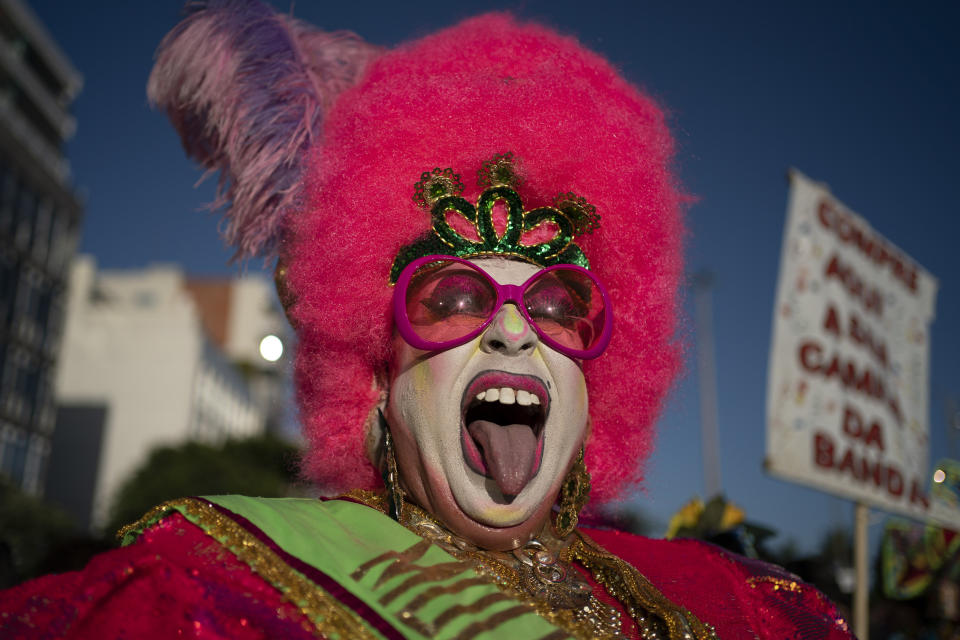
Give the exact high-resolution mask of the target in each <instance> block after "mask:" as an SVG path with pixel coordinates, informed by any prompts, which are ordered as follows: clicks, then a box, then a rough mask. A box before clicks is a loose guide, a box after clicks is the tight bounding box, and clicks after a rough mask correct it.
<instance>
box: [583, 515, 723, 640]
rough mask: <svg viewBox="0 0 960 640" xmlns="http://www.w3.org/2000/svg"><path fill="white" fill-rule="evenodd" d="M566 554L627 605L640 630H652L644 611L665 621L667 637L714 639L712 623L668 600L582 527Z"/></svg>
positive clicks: (651, 622) (642, 631)
mask: <svg viewBox="0 0 960 640" xmlns="http://www.w3.org/2000/svg"><path fill="white" fill-rule="evenodd" d="M570 554H571V558H572V559H575V560H579V561H580V562H581V564H583V566H585V567H586V568H587V569H589V570H590V571H591V573H593V576H594V578H596V580H597V582H599V583H600V584H602V585H603V587H604V588H605V589H606V590H607V592H608V593H610V595H612V596H613V597H615V598H616V599H617V600H618V601H620V603H621V604H623V605H624V606H625V607H626V608H627V610H628V611H629V612H630V616H631V617H632V618H633V619H634V621H635V622H637V626H638V627H639V628H640V630H641V633H644V632H645V631H646V630H647V629H649V630H650V631H652V632H655V627H656V626H657V625H656V623H655V622H654V621H651V620H650V619H649V618H647V617H646V616H643V615H642V612H644V611H647V612H650V613H651V614H653V615H654V616H656V618H657V619H658V620H659V621H661V622H662V623H663V624H664V625H666V627H667V629H666V630H667V637H669V638H671V639H680V638H697V640H716V637H717V636H716V632H715V631H714V629H713V627H711V626H710V625H707V624H704V623H702V622H700V620H698V619H697V617H696V616H695V615H693V614H692V613H691V612H690V611H689V610H687V609H686V608H684V607H680V606H678V605H675V604H674V603H673V602H671V601H670V600H668V599H667V598H666V596H664V595H663V594H662V593H660V590H659V589H657V588H656V587H655V586H653V584H652V583H651V582H650V581H649V580H647V579H646V578H645V577H644V576H643V575H642V574H641V573H640V572H639V571H637V570H636V568H634V567H633V565H631V564H629V563H627V562H624V561H623V560H621V559H620V558H618V557H617V556H615V555H613V554H612V553H610V552H609V551H607V550H606V549H604V548H603V547H601V546H600V545H598V544H597V543H596V542H594V541H593V540H591V539H590V537H589V536H587V535H586V534H585V533H583V532H582V531H577V539H576V540H575V541H574V543H573V544H572V545H571V546H570Z"/></svg>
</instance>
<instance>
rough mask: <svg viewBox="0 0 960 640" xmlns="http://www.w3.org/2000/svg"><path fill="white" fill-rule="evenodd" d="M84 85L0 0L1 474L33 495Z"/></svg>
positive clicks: (49, 412)
mask: <svg viewBox="0 0 960 640" xmlns="http://www.w3.org/2000/svg"><path fill="white" fill-rule="evenodd" d="M82 84H83V78H82V77H81V76H80V74H79V72H77V70H76V69H74V68H73V65H72V64H71V63H70V61H69V60H68V59H67V58H66V56H65V55H64V54H63V52H62V51H61V50H60V48H59V47H58V46H57V44H56V42H54V41H53V39H52V38H51V37H50V34H49V33H47V30H46V29H45V28H44V26H43V24H41V23H40V21H39V20H38V19H37V17H36V16H35V15H34V14H33V12H32V11H31V10H30V8H29V7H28V6H27V5H26V4H25V3H24V2H21V1H20V0H0V475H3V476H5V477H6V478H8V479H9V480H10V481H12V482H13V484H14V485H16V486H19V487H20V488H21V489H23V490H24V491H27V492H28V493H33V494H39V493H40V492H41V488H42V486H43V476H44V469H45V468H46V465H47V456H48V454H49V451H50V446H51V444H50V434H51V433H52V431H53V425H54V417H55V406H54V394H53V378H54V372H55V370H56V364H57V352H58V351H59V348H60V328H61V320H62V316H63V307H64V291H65V289H66V287H65V284H66V280H67V273H66V271H67V269H66V267H67V265H68V264H69V263H70V259H71V258H72V256H73V253H74V251H75V247H76V243H77V239H78V237H79V233H80V223H81V219H82V217H83V205H82V202H81V201H80V198H79V196H78V195H77V193H76V191H75V189H74V186H73V181H72V178H71V175H70V163H69V162H68V161H67V158H66V156H65V155H64V151H63V147H64V141H65V140H67V139H69V138H70V137H71V136H72V135H73V132H74V129H75V128H76V120H75V119H74V117H73V115H71V113H70V105H71V103H72V101H73V99H74V98H75V97H76V95H77V93H78V92H79V91H80V87H81V86H82Z"/></svg>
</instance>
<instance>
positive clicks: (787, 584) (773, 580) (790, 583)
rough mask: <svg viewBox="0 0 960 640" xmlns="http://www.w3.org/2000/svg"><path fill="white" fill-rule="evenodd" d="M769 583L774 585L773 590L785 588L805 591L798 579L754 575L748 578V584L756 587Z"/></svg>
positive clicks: (796, 591)
mask: <svg viewBox="0 0 960 640" xmlns="http://www.w3.org/2000/svg"><path fill="white" fill-rule="evenodd" d="M764 582H765V583H768V584H772V585H773V590H774V591H778V590H779V589H785V590H787V591H792V592H794V593H803V585H801V584H800V583H799V582H797V581H796V580H785V579H783V578H777V577H776V576H753V577H750V578H747V584H748V585H750V586H751V587H752V588H754V589H756V588H757V585H758V584H761V583H764Z"/></svg>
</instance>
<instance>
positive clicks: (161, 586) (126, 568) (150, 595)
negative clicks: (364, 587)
mask: <svg viewBox="0 0 960 640" xmlns="http://www.w3.org/2000/svg"><path fill="white" fill-rule="evenodd" d="M312 628H313V627H312V625H311V624H310V623H309V621H308V620H307V619H306V618H305V617H304V616H303V615H302V614H301V613H300V611H299V610H298V609H297V608H296V607H294V606H293V605H291V604H289V603H287V602H286V601H285V600H283V598H282V597H281V595H280V593H279V592H278V591H277V590H276V589H274V588H273V587H272V586H271V585H269V584H267V583H266V582H264V581H263V580H262V579H261V578H260V577H259V576H257V575H256V574H254V573H253V572H252V571H251V570H250V568H249V567H248V566H247V565H245V564H243V563H242V562H240V561H239V560H237V558H236V557H235V556H234V555H233V554H232V553H230V552H229V551H227V550H226V549H224V548H223V547H222V546H221V545H220V544H219V543H218V542H216V541H215V540H214V539H213V538H211V537H210V536H208V535H206V534H205V533H204V532H203V531H202V530H201V529H199V528H198V527H196V526H195V525H193V524H192V523H190V522H189V521H187V520H186V519H185V518H184V517H183V516H181V515H179V514H176V515H172V516H169V517H167V518H164V519H163V520H162V521H161V522H159V523H158V524H156V525H154V526H152V527H150V528H149V529H148V530H147V531H145V532H144V534H143V535H142V536H141V537H140V538H139V539H138V541H137V542H136V543H135V544H133V545H130V546H128V547H124V548H122V549H116V550H113V551H108V552H106V553H102V554H100V555H98V556H96V557H95V558H94V559H93V560H92V561H91V562H90V563H89V564H88V565H87V566H86V568H85V569H83V570H82V571H76V572H71V573H65V574H61V575H49V576H44V577H42V578H37V579H36V580H32V581H30V582H27V583H25V584H22V585H20V586H18V587H14V588H13V589H10V590H7V591H5V592H2V593H0V637H2V638H30V639H41V638H43V639H45V638H51V639H52V638H64V639H67V640H87V639H89V640H112V639H117V640H119V639H120V638H131V639H132V638H137V639H144V640H150V639H157V640H160V639H167V638H194V639H196V640H230V639H236V640H254V639H258V640H266V639H268V638H290V639H291V640H297V639H303V640H305V639H307V638H315V637H316V636H315V635H314V634H313V633H312V632H311V629H312Z"/></svg>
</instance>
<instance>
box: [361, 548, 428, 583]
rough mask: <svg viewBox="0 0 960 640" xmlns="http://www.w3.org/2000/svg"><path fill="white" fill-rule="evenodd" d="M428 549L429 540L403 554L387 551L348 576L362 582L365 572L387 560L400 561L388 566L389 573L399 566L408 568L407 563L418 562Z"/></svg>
mask: <svg viewBox="0 0 960 640" xmlns="http://www.w3.org/2000/svg"><path fill="white" fill-rule="evenodd" d="M429 548H430V541H429V540H423V541H421V542H418V543H417V544H415V545H413V546H412V547H410V548H409V549H407V550H406V551H403V552H400V551H387V552H386V553H381V554H380V555H379V556H377V557H376V558H373V559H372V560H367V561H366V562H364V563H363V564H362V565H360V566H359V567H357V569H356V571H354V572H353V573H351V574H350V577H351V578H353V579H354V580H362V579H363V576H365V575H367V571H369V570H370V569H372V568H374V567H375V566H377V565H378V564H380V563H382V562H386V561H387V560H399V561H400V562H398V563H394V564H392V565H390V566H389V567H387V571H390V570H392V569H395V568H396V567H398V566H399V567H408V566H410V565H409V564H408V563H411V562H414V561H416V560H419V559H420V558H422V557H423V554H425V553H426V552H427V550H428V549H429ZM383 579H384V578H382V577H381V580H383ZM379 584H380V582H377V585H378V586H379Z"/></svg>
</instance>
